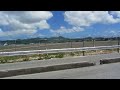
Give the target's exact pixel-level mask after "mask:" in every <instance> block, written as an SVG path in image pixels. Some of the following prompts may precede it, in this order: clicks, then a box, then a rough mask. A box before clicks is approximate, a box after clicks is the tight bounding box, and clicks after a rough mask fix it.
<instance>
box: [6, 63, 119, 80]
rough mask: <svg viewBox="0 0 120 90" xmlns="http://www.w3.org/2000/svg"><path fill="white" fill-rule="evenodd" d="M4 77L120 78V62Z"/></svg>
mask: <svg viewBox="0 0 120 90" xmlns="http://www.w3.org/2000/svg"><path fill="white" fill-rule="evenodd" d="M4 79H120V63H112V64H104V65H97V66H92V67H84V68H77V69H68V70H61V71H52V72H45V73H38V74H30V75H21V76H14V77H7V78H4Z"/></svg>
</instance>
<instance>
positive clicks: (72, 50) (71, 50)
mask: <svg viewBox="0 0 120 90" xmlns="http://www.w3.org/2000/svg"><path fill="white" fill-rule="evenodd" d="M119 48H120V45H113V46H97V47H82V48H63V49H47V50H30V51H13V52H0V56H16V55H30V54H48V53H64V52H76V51H83V52H84V51H90V50H105V49H119ZM118 53H119V52H118Z"/></svg>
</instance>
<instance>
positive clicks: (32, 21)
mask: <svg viewBox="0 0 120 90" xmlns="http://www.w3.org/2000/svg"><path fill="white" fill-rule="evenodd" d="M51 17H53V15H52V13H51V12H48V11H0V37H4V36H7V35H10V36H15V35H22V34H26V35H32V34H35V33H36V32H37V29H38V28H39V29H49V28H50V25H49V24H48V23H47V20H48V19H50V18H51ZM3 27H6V28H7V30H5V29H4V28H3Z"/></svg>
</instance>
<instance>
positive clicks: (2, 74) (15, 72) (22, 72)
mask: <svg viewBox="0 0 120 90" xmlns="http://www.w3.org/2000/svg"><path fill="white" fill-rule="evenodd" d="M94 65H95V63H90V62H80V63H69V64H62V65H54V66H45V67H34V68H26V69H18V70H8V71H0V78H3V77H10V76H17V75H25V74H34V73H41V72H49V71H57V70H65V69H72V68H80V67H88V66H94Z"/></svg>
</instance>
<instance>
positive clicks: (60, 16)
mask: <svg viewBox="0 0 120 90" xmlns="http://www.w3.org/2000/svg"><path fill="white" fill-rule="evenodd" d="M119 34H120V11H111V12H108V11H94V12H92V11H49V12H48V11H42V12H41V11H37V12H35V11H31V12H29V11H22V12H20V11H6V12H4V11H1V12H0V40H6V39H23V38H35V37H54V36H59V35H60V36H64V37H69V38H80V37H88V36H91V37H111V36H119Z"/></svg>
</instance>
